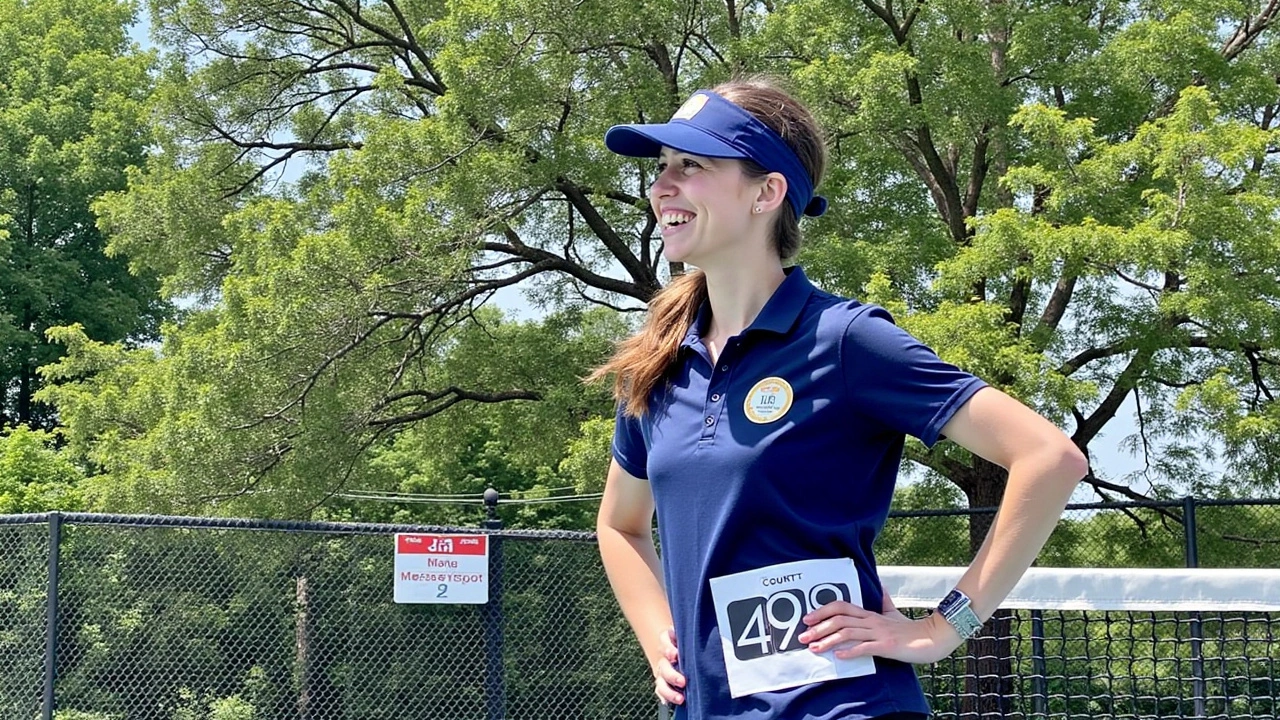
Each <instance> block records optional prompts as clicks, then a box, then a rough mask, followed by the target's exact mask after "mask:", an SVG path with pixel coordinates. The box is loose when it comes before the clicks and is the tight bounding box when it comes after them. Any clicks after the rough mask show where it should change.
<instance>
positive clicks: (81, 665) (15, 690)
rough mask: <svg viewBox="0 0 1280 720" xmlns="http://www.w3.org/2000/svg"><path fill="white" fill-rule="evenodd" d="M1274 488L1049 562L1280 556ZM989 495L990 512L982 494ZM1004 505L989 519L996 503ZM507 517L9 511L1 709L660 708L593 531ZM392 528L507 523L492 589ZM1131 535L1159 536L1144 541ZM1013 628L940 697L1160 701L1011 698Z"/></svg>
mask: <svg viewBox="0 0 1280 720" xmlns="http://www.w3.org/2000/svg"><path fill="white" fill-rule="evenodd" d="M1277 505H1280V501H1257V502H1252V503H1248V504H1244V503H1234V504H1228V503H1225V502H1215V503H1190V504H1187V503H1183V502H1175V503H1167V504H1163V505H1160V504H1126V505H1123V506H1106V507H1104V506H1092V505H1091V506H1076V507H1073V509H1072V510H1071V511H1070V512H1069V513H1068V520H1067V522H1064V526H1063V528H1062V529H1061V531H1060V532H1059V533H1057V534H1055V537H1054V539H1053V540H1051V542H1050V547H1049V548H1047V549H1046V557H1048V558H1050V560H1049V561H1047V562H1045V564H1047V565H1055V564H1068V563H1063V562H1054V560H1063V559H1066V560H1074V561H1078V562H1075V563H1074V564H1077V565H1090V564H1093V565H1110V566H1128V565H1132V564H1133V562H1132V560H1133V559H1134V558H1135V557H1138V556H1142V557H1147V558H1148V559H1151V560H1152V562H1151V563H1148V564H1149V565H1151V564H1156V563H1155V561H1156V560H1167V561H1168V563H1170V564H1173V565H1181V564H1188V565H1190V564H1195V563H1197V562H1203V563H1204V564H1209V563H1208V561H1209V560H1212V561H1213V562H1212V564H1216V565H1219V566H1232V567H1276V566H1278V565H1280V563H1277V559H1276V556H1277V555H1280V543H1278V542H1277V540H1280V517H1277V515H1280V512H1273V511H1274V510H1275V506H1277ZM1188 509H1190V511H1191V515H1192V518H1191V519H1192V522H1191V523H1190V524H1189V525H1188V526H1189V527H1191V528H1192V529H1193V530H1194V529H1196V528H1200V529H1199V530H1198V531H1196V532H1193V533H1191V534H1189V535H1188V534H1187V533H1183V532H1182V529H1181V528H1182V527H1183V524H1182V523H1183V519H1184V518H1186V517H1187V512H1188ZM1197 513H1198V523H1197V521H1196V520H1195V518H1196V517H1197ZM969 515H970V513H968V511H931V512H926V511H909V512H902V513H895V515H894V516H893V518H892V519H891V520H890V522H889V524H888V526H887V527H886V532H885V535H884V539H883V540H882V542H881V544H880V546H879V548H880V549H879V554H880V557H881V562H882V563H883V564H965V563H967V561H968V558H969V557H970V553H969V551H968V545H967V538H968V536H969V532H970V528H969V522H970V517H969ZM972 515H973V517H974V518H976V521H977V522H982V521H983V517H984V513H982V512H975V513H972ZM985 517H986V521H988V522H989V514H985ZM489 525H490V526H489V527H487V528H484V529H477V528H469V529H458V528H430V527H421V526H392V525H357V524H336V523H289V522H278V521H244V520H215V519H196V518H159V517H121V516H102V515H88V514H64V515H58V514H50V515H33V516H9V517H0V558H3V562H2V563H0V715H2V716H3V717H4V718H15V719H19V720H25V719H28V718H31V719H34V718H42V717H43V718H55V717H56V718H60V719H61V720H286V719H287V720H338V719H341V720H375V719H376V720H388V719H392V718H395V719H397V720H400V719H403V720H446V719H447V720H497V719H499V718H505V719H509V720H516V719H524V718H529V719H534V718H536V719H537V720H546V719H556V720H572V719H577V718H583V719H586V718H591V719H600V720H613V719H623V718H625V719H627V720H631V719H637V718H653V717H659V716H660V715H661V711H660V708H658V707H657V706H656V704H655V700H654V698H653V695H652V680H651V678H650V676H649V672H648V669H647V667H646V666H645V663H644V660H643V657H642V654H641V652H640V650H639V648H638V646H637V644H636V642H635V640H634V638H633V637H632V635H631V632H630V629H629V628H628V626H627V625H626V622H625V620H624V619H623V618H622V616H621V613H620V612H619V611H618V609H617V605H616V603H615V601H614V599H613V596H612V593H611V592H610V589H609V585H608V582H607V580H606V578H605V575H604V572H603V569H602V568H601V566H600V560H599V556H598V553H597V550H596V546H595V542H594V537H593V536H592V535H590V534H586V533H572V532H560V531H541V532H535V531H512V530H500V529H498V528H497V527H495V525H496V523H490V524H489ZM1204 528H1213V529H1212V531H1209V530H1205V529H1204ZM395 532H441V533H444V532H447V533H477V532H486V533H488V534H489V535H490V537H491V542H492V549H491V569H490V575H491V589H490V602H489V603H488V604H486V605H400V604H395V603H394V602H392V592H391V591H392V576H393V572H392V566H393V559H394V558H393V549H392V548H393V542H392V539H391V535H392V534H393V533H395ZM953 540H954V541H955V542H957V543H959V547H958V548H954V547H953V543H952V541H953ZM1086 541H1087V542H1086ZM1134 544H1137V545H1140V547H1129V546H1130V545H1134ZM1095 553H1096V554H1095ZM1188 553H1190V554H1188ZM953 555H954V556H953ZM1179 558H1181V560H1180V561H1178V560H1179ZM1271 627H1272V625H1270V624H1269V625H1267V628H1268V632H1269V631H1270V628H1271ZM1106 632H1110V631H1109V630H1107V631H1106ZM1071 634H1072V636H1073V637H1074V635H1076V634H1082V635H1083V642H1084V643H1085V644H1086V645H1087V643H1088V640H1089V637H1088V636H1089V633H1088V632H1085V631H1081V630H1072V631H1071ZM1013 635H1016V636H1017V637H1019V638H1022V637H1024V636H1025V633H1021V632H1017V633H1013ZM1074 639H1075V640H1080V639H1081V638H1074ZM1071 641H1073V640H1072V639H1070V638H1067V637H1065V636H1064V637H1063V638H1061V639H1059V640H1057V642H1058V643H1059V645H1060V646H1061V647H1062V653H1063V654H1064V655H1065V656H1073V657H1074V656H1075V655H1077V654H1078V653H1081V652H1085V653H1087V651H1088V648H1087V647H1085V648H1083V649H1081V648H1077V647H1072V646H1069V645H1070V642H1071ZM995 642H996V644H994V645H991V647H986V646H983V645H981V644H979V645H977V646H971V647H970V648H968V649H962V650H961V651H960V652H959V653H958V654H957V657H956V658H953V660H952V661H951V662H950V663H949V664H948V663H941V664H939V666H938V667H935V668H928V669H923V670H922V678H923V679H924V681H925V684H926V688H928V690H929V692H930V693H931V695H932V700H933V702H934V707H935V710H936V711H937V713H938V714H939V715H940V716H967V715H975V714H976V715H986V714H1004V715H1008V714H1013V715H1023V716H1034V715H1043V714H1045V713H1048V714H1050V715H1054V714H1063V715H1066V716H1069V717H1070V716H1077V715H1081V714H1082V713H1083V716H1086V717H1087V716H1143V713H1142V712H1139V711H1136V710H1134V711H1131V712H1129V713H1125V712H1118V711H1114V710H1113V711H1106V710H1105V709H1104V711H1103V712H1101V713H1094V712H1092V711H1089V710H1087V708H1094V707H1102V708H1105V707H1110V706H1105V705H1099V704H1098V702H1097V700H1096V698H1098V697H1102V696H1103V695H1104V694H1105V693H1106V692H1108V689H1107V687H1100V686H1098V684H1097V683H1096V682H1095V681H1094V680H1093V679H1090V681H1089V682H1087V683H1084V684H1083V685H1082V684H1080V683H1075V684H1074V685H1072V684H1071V677H1072V676H1071V672H1074V671H1072V670H1070V669H1069V668H1064V669H1063V671H1062V676H1061V679H1060V680H1058V681H1055V682H1058V683H1059V684H1060V685H1064V686H1063V687H1058V688H1057V689H1056V690H1055V689H1054V688H1052V687H1051V688H1048V689H1047V690H1044V691H1043V692H1039V691H1038V692H1039V695H1036V693H1030V694H1029V695H1028V696H1029V697H1030V696H1034V697H1035V698H1038V699H1036V700H1034V701H1028V702H1027V703H1020V704H1016V705H1011V704H1010V703H1009V702H1007V701H1006V700H1002V699H1000V698H997V700H999V702H996V703H995V704H992V703H991V702H988V701H987V700H988V699H989V698H988V696H990V695H992V694H993V692H994V693H995V694H997V695H999V694H1000V693H1001V692H1003V691H1001V690H999V688H1000V687H1001V686H1002V683H1003V684H1004V685H1012V684H1017V683H1020V682H1021V680H1020V679H1019V677H1020V674H1021V673H1024V672H1028V671H1027V670H1026V668H1025V667H1023V666H1024V665H1026V663H1022V662H1014V661H1009V662H1004V663H1003V664H1000V663H997V664H996V665H995V666H993V667H994V668H995V669H994V670H992V669H991V668H990V667H988V668H986V669H985V670H984V669H983V668H982V667H981V666H980V665H975V662H977V661H978V660H980V659H981V656H982V655H983V654H990V653H991V652H1000V653H1004V652H1008V650H1007V649H1008V647H1009V645H1010V643H1009V642H1004V643H1003V644H1001V643H1000V641H999V640H998V639H996V640H995ZM1015 644H1016V643H1015ZM1262 647H1263V649H1262V650H1260V651H1250V652H1260V653H1261V656H1259V657H1256V658H1251V659H1250V660H1249V663H1250V666H1251V667H1255V666H1256V667H1260V668H1262V670H1261V671H1260V672H1264V673H1265V672H1269V670H1267V668H1271V669H1274V664H1275V657H1274V656H1275V653H1276V650H1275V648H1274V647H1273V646H1272V645H1270V644H1266V645H1265V646H1262ZM975 648H976V649H975ZM1001 648H1005V649H1001ZM1013 652H1015V653H1018V652H1020V651H1019V650H1018V649H1017V648H1016V647H1015V648H1013ZM966 653H967V655H966ZM1085 659H1086V661H1088V662H1092V661H1093V659H1092V658H1085ZM1100 661H1101V662H1103V663H1109V662H1110V660H1109V659H1108V658H1106V657H1103V658H1101V659H1100ZM1267 663H1270V664H1269V665H1268V664H1267ZM1041 670H1042V668H1041ZM1034 671H1036V669H1035V668H1032V670H1031V672H1033V674H1034ZM984 673H985V674H986V675H987V676H990V675H991V674H992V673H994V674H995V676H997V677H996V680H997V682H996V683H995V685H994V686H993V687H996V688H997V689H996V690H995V691H992V690H990V688H989V687H988V686H990V685H991V683H989V682H987V684H986V685H984V684H983V682H985V681H984V677H982V675H983V674H984ZM1006 675H1008V677H1005V676H1006ZM1014 675H1019V677H1014ZM989 679H990V678H989V677H987V678H986V680H989ZM1039 682H1040V683H1041V685H1040V686H1034V687H1041V686H1043V684H1044V673H1043V672H1042V673H1041V677H1040V681H1039ZM1066 685H1070V687H1066ZM1135 687H1136V686H1135ZM1267 687H1268V688H1269V687H1271V686H1270V685H1268V686H1267ZM984 688H987V689H984ZM1081 688H1083V689H1081ZM1259 688H1261V686H1259ZM1055 692H1056V693H1058V694H1057V695H1055ZM1259 692H1263V690H1262V689H1259ZM1058 695H1061V697H1063V698H1068V699H1069V698H1071V697H1078V698H1082V700H1081V704H1079V705H1078V706H1076V707H1083V708H1086V710H1084V711H1080V712H1077V711H1076V710H1073V709H1072V706H1071V705H1070V704H1069V703H1067V704H1064V703H1065V702H1066V701H1054V700H1053V698H1055V697H1058ZM1011 696H1012V695H1011ZM1019 697H1020V695H1019ZM1046 698H1048V700H1046ZM1175 699H1176V698H1175ZM1165 705H1166V706H1168V707H1175V705H1169V704H1168V703H1165ZM1274 706H1275V701H1274V700H1272V701H1271V704H1270V705H1269V706H1267V707H1269V708H1270V709H1269V710H1268V709H1267V708H1266V707H1262V706H1251V707H1253V709H1251V710H1250V711H1249V713H1247V714H1241V715H1239V716H1241V717H1245V716H1247V717H1274V716H1275V710H1274ZM1176 707H1177V708H1184V707H1185V708H1190V710H1188V711H1186V712H1183V711H1182V710H1181V709H1180V710H1179V711H1178V712H1177V714H1178V715H1187V714H1190V715H1195V714H1196V711H1197V710H1198V711H1202V712H1200V714H1201V715H1204V714H1205V713H1204V712H1203V711H1204V710H1205V708H1206V707H1208V708H1209V716H1213V715H1214V711H1213V708H1214V707H1216V706H1212V705H1211V706H1205V705H1204V704H1203V703H1201V704H1200V705H1194V704H1190V705H1184V704H1181V703H1179V704H1176ZM1063 708H1065V709H1063ZM1268 713H1269V714H1268ZM1157 715H1159V713H1157ZM1227 715H1228V716H1230V713H1227Z"/></svg>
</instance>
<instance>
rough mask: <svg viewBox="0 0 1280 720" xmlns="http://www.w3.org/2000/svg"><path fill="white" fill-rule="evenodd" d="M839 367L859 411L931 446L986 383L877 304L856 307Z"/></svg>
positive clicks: (842, 346) (845, 337) (841, 346)
mask: <svg viewBox="0 0 1280 720" xmlns="http://www.w3.org/2000/svg"><path fill="white" fill-rule="evenodd" d="M840 367H841V371H842V372H843V373H844V380H845V389H846V391H847V392H848V394H849V397H850V399H851V400H852V402H853V406H854V408H855V410H857V411H858V412H861V413H862V414H864V415H867V416H869V417H872V418H874V419H876V420H879V421H880V422H882V423H884V424H885V425H888V426H889V427H891V428H893V429H894V430H897V431H899V432H902V433H905V434H907V435H912V436H914V437H917V438H919V439H920V441H921V442H923V443H924V444H925V445H926V446H930V447H931V446H932V445H933V444H934V443H936V442H937V441H938V437H939V436H940V435H941V434H942V427H943V426H944V425H946V424H947V421H948V420H950V419H951V417H952V416H953V415H955V413H956V411H957V410H959V409H960V407H961V406H962V405H964V404H965V402H966V401H968V399H969V398H971V397H973V394H974V393H976V392H978V390H980V389H982V388H984V387H986V383H985V382H983V381H982V380H981V379H979V378H977V377H975V376H974V375H972V374H970V373H967V372H965V371H963V370H961V369H959V368H957V367H956V366H954V365H952V364H950V363H947V362H944V361H943V360H942V359H941V358H939V357H938V356H937V354H936V353H934V352H933V350H931V349H929V348H928V347H927V346H925V345H924V343H922V342H920V341H919V340H917V339H915V338H914V337H912V336H911V335H910V334H909V333H908V332H907V331H905V330H903V329H902V328H900V327H898V326H897V325H895V324H894V322H893V317H892V316H890V315H889V313H888V311H886V310H885V309H884V308H881V307H877V306H874V305H865V306H862V307H860V308H858V311H857V314H856V315H855V316H854V317H853V319H852V320H850V321H849V324H848V326H847V327H846V328H845V333H844V337H843V338H841V341H840Z"/></svg>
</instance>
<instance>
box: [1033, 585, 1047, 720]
mask: <svg viewBox="0 0 1280 720" xmlns="http://www.w3.org/2000/svg"><path fill="white" fill-rule="evenodd" d="M1031 695H1032V697H1031V702H1032V705H1033V707H1034V708H1035V714H1036V715H1039V716H1040V717H1045V716H1047V715H1048V714H1049V670H1048V667H1047V664H1046V663H1045V659H1044V611H1042V610H1032V611H1031Z"/></svg>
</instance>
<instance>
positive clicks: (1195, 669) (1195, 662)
mask: <svg viewBox="0 0 1280 720" xmlns="http://www.w3.org/2000/svg"><path fill="white" fill-rule="evenodd" d="M1182 528H1183V530H1182V536H1183V538H1185V540H1186V560H1187V567H1189V568H1195V567H1200V552H1199V548H1198V546H1197V537H1196V499H1195V498H1193V497H1191V496H1190V495H1188V496H1186V497H1184V498H1182ZM1191 672H1192V674H1193V675H1194V679H1193V681H1192V683H1193V685H1192V687H1193V688H1194V689H1193V691H1192V692H1193V693H1194V698H1193V700H1194V702H1195V713H1196V714H1195V716H1196V717H1198V718H1202V717H1204V716H1205V711H1206V709H1205V686H1204V627H1203V625H1202V624H1201V616H1200V613H1199V612H1196V613H1193V614H1192V616H1191Z"/></svg>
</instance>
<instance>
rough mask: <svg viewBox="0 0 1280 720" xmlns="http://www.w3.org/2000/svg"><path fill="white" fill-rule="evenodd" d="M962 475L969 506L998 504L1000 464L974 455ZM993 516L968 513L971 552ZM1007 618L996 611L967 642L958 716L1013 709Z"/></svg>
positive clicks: (983, 715)
mask: <svg viewBox="0 0 1280 720" xmlns="http://www.w3.org/2000/svg"><path fill="white" fill-rule="evenodd" d="M966 475H968V477H966V478H965V479H964V482H963V483H962V484H961V487H963V488H964V489H965V494H966V495H967V496H968V498H969V507H971V508H987V507H997V506H999V504H1000V500H1001V498H1003V497H1004V488H1005V483H1006V482H1007V481H1008V473H1006V472H1005V470H1004V468H1002V467H1000V466H999V465H996V464H994V463H989V462H987V461H986V460H983V459H981V458H977V457H975V458H974V467H973V469H972V470H971V471H969V472H968V473H966ZM994 520H995V515H994V514H992V513H981V514H973V515H970V516H969V549H970V554H971V555H976V554H977V552H978V549H979V548H980V547H982V542H983V540H985V539H986V537H987V532H988V531H989V530H990V529H991V525H992V522H993V521H994ZM1011 618H1012V614H1011V613H1008V612H1004V611H997V612H996V614H995V615H993V616H992V617H991V619H989V620H988V621H987V623H986V625H984V626H983V629H982V634H981V636H980V637H978V638H976V639H974V640H970V641H969V642H968V648H967V651H966V656H967V657H966V658H965V674H966V676H967V677H966V678H965V697H964V699H963V701H962V702H961V707H960V714H961V717H964V718H974V717H979V718H997V717H999V718H1003V717H1007V716H1009V715H1010V714H1012V713H1013V712H1014V711H1015V708H1014V706H1013V701H1014V699H1015V698H1016V697H1017V686H1016V683H1015V680H1014V676H1013V657H1012V652H1011V650H1010V642H1009V637H1010V627H1011V623H1010V619H1011Z"/></svg>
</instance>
